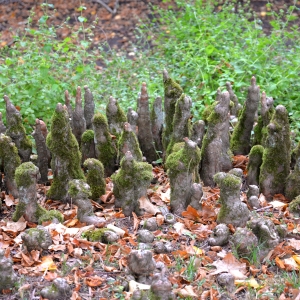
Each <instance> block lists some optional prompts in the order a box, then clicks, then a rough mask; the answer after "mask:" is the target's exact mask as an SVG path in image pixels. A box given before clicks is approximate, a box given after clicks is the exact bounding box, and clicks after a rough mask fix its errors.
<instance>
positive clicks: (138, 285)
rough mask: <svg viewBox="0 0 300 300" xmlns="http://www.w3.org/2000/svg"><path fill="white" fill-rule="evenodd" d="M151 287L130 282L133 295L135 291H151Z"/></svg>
mask: <svg viewBox="0 0 300 300" xmlns="http://www.w3.org/2000/svg"><path fill="white" fill-rule="evenodd" d="M150 287H151V286H150V285H148V284H143V283H139V282H136V281H134V280H130V281H129V292H130V293H133V292H134V291H135V290H137V289H139V290H150Z"/></svg>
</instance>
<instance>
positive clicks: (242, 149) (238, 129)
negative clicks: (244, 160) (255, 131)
mask: <svg viewBox="0 0 300 300" xmlns="http://www.w3.org/2000/svg"><path fill="white" fill-rule="evenodd" d="M259 99H260V96H259V86H257V85H256V79H255V77H254V76H253V77H252V78H251V86H250V87H249V89H248V96H247V99H246V102H245V104H244V107H243V109H242V111H241V113H240V116H239V121H238V123H237V125H236V126H235V127H234V130H233V133H232V137H231V141H230V147H231V151H232V152H233V154H234V155H237V154H242V155H247V154H248V153H249V151H250V148H251V143H250V138H251V131H252V128H253V124H254V120H255V115H256V113H257V109H258V103H259Z"/></svg>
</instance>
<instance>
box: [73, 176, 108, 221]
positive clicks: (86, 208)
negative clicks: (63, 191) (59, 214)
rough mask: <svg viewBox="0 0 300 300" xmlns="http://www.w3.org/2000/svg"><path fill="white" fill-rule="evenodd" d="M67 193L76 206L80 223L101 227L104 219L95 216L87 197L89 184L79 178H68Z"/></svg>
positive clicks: (89, 194) (88, 195)
mask: <svg viewBox="0 0 300 300" xmlns="http://www.w3.org/2000/svg"><path fill="white" fill-rule="evenodd" d="M68 193H69V195H70V197H71V198H72V202H73V203H74V204H75V205H76V206H77V218H78V220H79V221H80V222H81V223H86V224H87V225H95V226H98V227H103V225H104V223H105V219H104V218H100V217H97V216H95V214H94V210H93V206H92V203H91V200H90V199H89V197H90V196H91V192H90V186H89V185H88V184H87V183H86V182H84V181H83V180H81V179H73V180H70V182H69V190H68Z"/></svg>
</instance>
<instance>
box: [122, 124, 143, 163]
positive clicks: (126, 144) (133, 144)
mask: <svg viewBox="0 0 300 300" xmlns="http://www.w3.org/2000/svg"><path fill="white" fill-rule="evenodd" d="M123 127H124V129H123V132H122V134H121V136H120V139H119V142H118V149H119V152H118V161H121V160H122V158H123V157H124V155H125V153H126V152H127V151H130V152H131V154H132V156H133V158H134V159H135V160H136V161H142V160H143V154H142V151H141V149H140V145H139V142H138V140H137V137H136V135H135V133H134V132H133V131H132V128H131V126H130V124H129V123H127V122H125V123H124V126H123Z"/></svg>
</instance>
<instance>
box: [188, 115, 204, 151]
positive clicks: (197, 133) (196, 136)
mask: <svg viewBox="0 0 300 300" xmlns="http://www.w3.org/2000/svg"><path fill="white" fill-rule="evenodd" d="M204 133H205V122H204V121H203V120H198V121H196V122H195V123H194V124H193V126H192V133H191V140H192V141H194V142H195V143H197V146H198V147H199V148H200V149H201V147H202V141H203V137H204Z"/></svg>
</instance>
